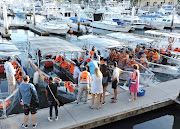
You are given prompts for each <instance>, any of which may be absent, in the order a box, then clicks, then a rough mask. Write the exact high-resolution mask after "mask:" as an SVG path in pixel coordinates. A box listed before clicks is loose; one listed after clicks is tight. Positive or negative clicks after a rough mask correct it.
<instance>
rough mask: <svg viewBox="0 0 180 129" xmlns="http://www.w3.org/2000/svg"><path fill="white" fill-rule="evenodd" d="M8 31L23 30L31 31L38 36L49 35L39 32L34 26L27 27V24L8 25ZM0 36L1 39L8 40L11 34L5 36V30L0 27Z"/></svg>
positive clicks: (42, 31)
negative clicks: (0, 36)
mask: <svg viewBox="0 0 180 129" xmlns="http://www.w3.org/2000/svg"><path fill="white" fill-rule="evenodd" d="M9 29H25V30H31V31H32V32H34V33H36V34H38V35H40V36H49V33H48V32H46V31H44V30H41V29H39V28H37V27H35V26H34V25H29V24H11V25H9ZM0 34H1V35H2V37H3V38H10V36H11V34H6V31H5V28H4V27H0Z"/></svg>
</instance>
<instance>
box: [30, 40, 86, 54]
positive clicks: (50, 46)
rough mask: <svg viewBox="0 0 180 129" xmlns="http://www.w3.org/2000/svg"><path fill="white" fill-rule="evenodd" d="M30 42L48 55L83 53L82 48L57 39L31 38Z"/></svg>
mask: <svg viewBox="0 0 180 129" xmlns="http://www.w3.org/2000/svg"><path fill="white" fill-rule="evenodd" d="M29 42H30V43H31V44H32V45H33V46H35V47H36V48H38V49H39V50H41V51H43V52H46V53H58V52H83V50H82V49H81V48H80V47H78V46H76V45H74V44H72V43H70V42H68V41H66V40H63V39H59V38H55V37H31V38H29Z"/></svg>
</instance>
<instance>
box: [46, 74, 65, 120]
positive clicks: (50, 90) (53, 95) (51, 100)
mask: <svg viewBox="0 0 180 129" xmlns="http://www.w3.org/2000/svg"><path fill="white" fill-rule="evenodd" d="M55 79H57V80H58V82H57V83H54V78H53V77H49V84H48V86H47V87H46V97H47V100H48V104H49V115H50V117H48V120H49V121H50V122H52V109H53V106H54V108H55V115H56V118H55V120H56V121H57V120H58V107H57V106H58V105H57V103H56V101H55V99H57V97H58V95H57V87H58V86H59V84H60V83H61V81H62V80H61V79H60V78H57V77H55Z"/></svg>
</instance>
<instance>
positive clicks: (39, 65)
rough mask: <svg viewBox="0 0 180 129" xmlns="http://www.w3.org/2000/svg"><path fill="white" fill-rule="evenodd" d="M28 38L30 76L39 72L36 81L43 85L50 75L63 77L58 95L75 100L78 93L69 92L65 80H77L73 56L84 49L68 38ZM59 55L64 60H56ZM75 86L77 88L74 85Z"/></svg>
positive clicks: (28, 68) (28, 69)
mask: <svg viewBox="0 0 180 129" xmlns="http://www.w3.org/2000/svg"><path fill="white" fill-rule="evenodd" d="M28 40H29V42H28V46H29V47H28V58H27V59H26V64H27V65H26V68H27V71H28V73H29V76H30V77H33V76H34V75H35V74H37V75H38V78H37V82H36V83H38V84H39V85H41V86H43V87H46V86H47V84H48V79H49V77H50V76H52V77H58V78H61V79H62V80H63V82H62V83H61V86H60V87H58V95H60V96H63V98H64V99H67V101H68V102H71V101H72V100H73V101H74V100H75V99H76V93H74V92H71V91H70V92H68V91H67V89H66V87H64V85H65V84H64V81H71V82H72V83H74V82H75V81H74V79H73V71H74V69H72V68H73V67H74V66H72V65H73V64H74V61H72V60H71V58H75V55H74V53H78V52H83V50H82V49H81V48H79V47H77V46H75V45H74V44H71V43H70V42H68V41H66V40H63V39H59V38H55V37H32V38H29V39H28ZM33 50H35V51H33ZM52 57H54V58H52ZM59 57H62V58H63V59H64V60H63V61H62V58H61V61H58V60H56V59H58V58H59ZM62 62H66V63H67V65H68V67H64V66H63V65H62V64H63V63H62ZM70 66H71V68H70ZM73 88H74V89H75V87H74V86H73ZM67 92H68V93H67Z"/></svg>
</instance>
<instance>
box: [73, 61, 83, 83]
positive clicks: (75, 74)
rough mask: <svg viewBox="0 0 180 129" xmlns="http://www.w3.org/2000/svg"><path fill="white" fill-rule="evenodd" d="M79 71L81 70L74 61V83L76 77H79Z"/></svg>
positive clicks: (76, 81) (76, 79) (76, 80)
mask: <svg viewBox="0 0 180 129" xmlns="http://www.w3.org/2000/svg"><path fill="white" fill-rule="evenodd" d="M80 73H81V71H80V69H79V63H78V62H76V67H75V68H74V80H75V84H76V85H78V77H79V74H80Z"/></svg>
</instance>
